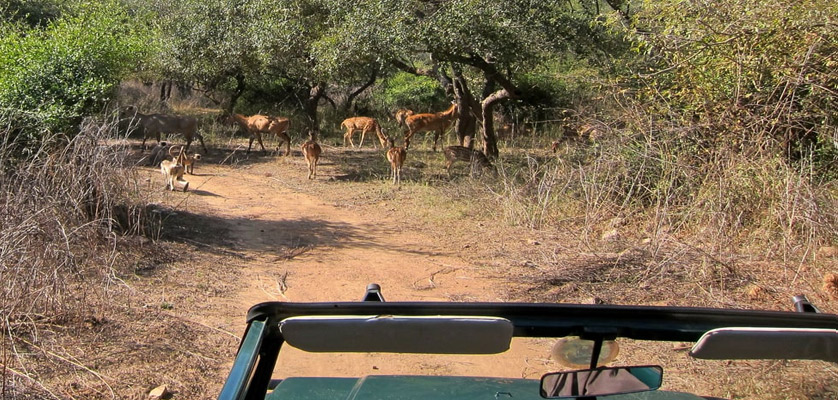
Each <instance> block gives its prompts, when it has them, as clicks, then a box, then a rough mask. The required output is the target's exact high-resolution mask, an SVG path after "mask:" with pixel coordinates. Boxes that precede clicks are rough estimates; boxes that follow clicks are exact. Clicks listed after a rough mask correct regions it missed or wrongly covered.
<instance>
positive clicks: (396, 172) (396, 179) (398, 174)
mask: <svg viewBox="0 0 838 400" xmlns="http://www.w3.org/2000/svg"><path fill="white" fill-rule="evenodd" d="M387 142H388V143H389V145H390V149H389V150H387V161H390V169H392V171H393V184H394V185H395V184H399V185H400V184H401V183H402V165H404V160H405V158H407V151H406V150H405V149H404V147H396V143H395V141H394V140H393V139H387Z"/></svg>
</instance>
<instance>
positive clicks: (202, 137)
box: [195, 133, 208, 154]
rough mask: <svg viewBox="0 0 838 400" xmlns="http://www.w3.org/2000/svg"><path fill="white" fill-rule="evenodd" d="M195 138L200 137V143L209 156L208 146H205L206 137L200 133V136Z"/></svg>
mask: <svg viewBox="0 0 838 400" xmlns="http://www.w3.org/2000/svg"><path fill="white" fill-rule="evenodd" d="M195 136H197V137H198V141H199V142H200V143H201V148H203V149H204V154H208V152H207V146H204V135H201V134H200V133H199V134H197V135H195Z"/></svg>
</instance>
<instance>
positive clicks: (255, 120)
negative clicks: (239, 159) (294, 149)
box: [226, 114, 291, 156]
mask: <svg viewBox="0 0 838 400" xmlns="http://www.w3.org/2000/svg"><path fill="white" fill-rule="evenodd" d="M226 122H227V124H228V125H232V124H233V123H235V124H238V125H239V127H240V128H241V129H242V130H244V131H245V132H247V133H248V135H250V143H248V145H247V152H248V153H250V149H251V147H253V140H257V141H258V142H259V146H261V147H262V151H263V152H264V151H265V145H264V144H263V143H262V134H263V133H273V134H275V135H276V137H277V140H278V141H279V142H278V143H277V145H276V151H277V153H279V148H280V145H282V143H283V142H285V155H286V156H288V155H290V154H291V138H290V137H288V133H287V131H288V128H289V127H290V126H291V120H289V119H288V118H282V117H269V116H267V115H259V114H256V115H251V116H249V117H247V116H244V115H242V114H231V115H229V116H228V117H227V118H226Z"/></svg>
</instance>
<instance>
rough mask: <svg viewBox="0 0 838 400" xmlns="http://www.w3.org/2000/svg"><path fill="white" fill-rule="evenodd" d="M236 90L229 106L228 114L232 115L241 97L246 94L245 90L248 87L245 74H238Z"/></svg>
mask: <svg viewBox="0 0 838 400" xmlns="http://www.w3.org/2000/svg"><path fill="white" fill-rule="evenodd" d="M235 78H236V90H235V91H234V92H233V95H232V96H230V104H229V105H228V106H227V113H228V114H232V113H233V110H235V109H236V103H237V102H238V101H239V97H241V95H242V94H244V90H245V88H246V87H247V86H246V84H245V82H244V74H242V73H241V72H239V73H238V74H236V77H235Z"/></svg>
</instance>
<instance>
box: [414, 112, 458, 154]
mask: <svg viewBox="0 0 838 400" xmlns="http://www.w3.org/2000/svg"><path fill="white" fill-rule="evenodd" d="M457 113H458V111H457V105H456V104H452V105H451V108H449V109H447V110H445V111H442V112H438V113H433V114H431V113H428V114H414V115H411V116H409V117H407V118H405V120H404V123H405V125H406V126H407V132H405V134H404V148H405V149H409V148H410V140H411V139H412V138H413V135H415V134H416V133H417V132H434V147H433V150H434V151H436V143H437V141H438V140H439V137H440V136H441V135H442V134H443V133H444V132H445V131H447V130H448V128H449V127H450V126H451V123H452V122H454V120H455V119H456V118H457V115H458V114H457Z"/></svg>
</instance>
